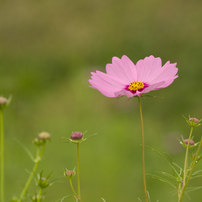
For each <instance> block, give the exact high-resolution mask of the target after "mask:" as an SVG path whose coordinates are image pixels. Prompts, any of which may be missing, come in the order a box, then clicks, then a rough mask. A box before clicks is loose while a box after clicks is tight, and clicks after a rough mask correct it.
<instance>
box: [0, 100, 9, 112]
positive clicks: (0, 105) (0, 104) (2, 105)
mask: <svg viewBox="0 0 202 202" xmlns="http://www.w3.org/2000/svg"><path fill="white" fill-rule="evenodd" d="M7 104H8V100H7V99H6V98H5V97H0V109H5V108H6V107H7Z"/></svg>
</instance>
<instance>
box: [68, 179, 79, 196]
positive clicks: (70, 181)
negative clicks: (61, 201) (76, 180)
mask: <svg viewBox="0 0 202 202" xmlns="http://www.w3.org/2000/svg"><path fill="white" fill-rule="evenodd" d="M69 183H70V186H71V189H72V192H73V194H74V196H75V197H76V198H78V196H77V194H76V192H75V190H74V187H73V184H72V179H71V178H69Z"/></svg>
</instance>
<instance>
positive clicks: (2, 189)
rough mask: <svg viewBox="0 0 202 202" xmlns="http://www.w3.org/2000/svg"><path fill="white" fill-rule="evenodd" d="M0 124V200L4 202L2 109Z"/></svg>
mask: <svg viewBox="0 0 202 202" xmlns="http://www.w3.org/2000/svg"><path fill="white" fill-rule="evenodd" d="M0 125H1V202H4V129H3V109H0Z"/></svg>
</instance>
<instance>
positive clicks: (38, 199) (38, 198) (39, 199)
mask: <svg viewBox="0 0 202 202" xmlns="http://www.w3.org/2000/svg"><path fill="white" fill-rule="evenodd" d="M41 194H42V189H40V190H39V194H38V196H37V202H40V201H41Z"/></svg>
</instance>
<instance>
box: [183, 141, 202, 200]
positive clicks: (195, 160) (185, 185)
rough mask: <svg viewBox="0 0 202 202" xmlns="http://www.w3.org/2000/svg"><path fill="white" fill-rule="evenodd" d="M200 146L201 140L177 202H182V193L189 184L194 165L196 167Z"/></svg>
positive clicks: (201, 144)
mask: <svg viewBox="0 0 202 202" xmlns="http://www.w3.org/2000/svg"><path fill="white" fill-rule="evenodd" d="M201 146H202V138H201V141H200V144H199V147H198V150H197V153H196V156H195V159H194V163H193V165H192V166H191V171H190V173H189V176H188V179H187V181H186V183H185V184H184V187H183V189H182V193H181V197H180V199H179V202H181V201H182V198H183V196H184V193H185V189H186V187H187V185H188V183H189V180H190V179H191V175H192V173H193V171H194V167H195V165H196V162H197V158H198V155H199V152H200V149H201Z"/></svg>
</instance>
